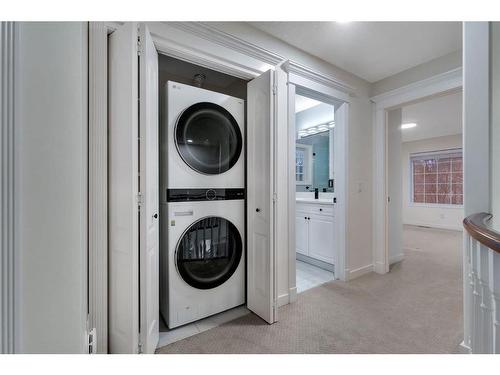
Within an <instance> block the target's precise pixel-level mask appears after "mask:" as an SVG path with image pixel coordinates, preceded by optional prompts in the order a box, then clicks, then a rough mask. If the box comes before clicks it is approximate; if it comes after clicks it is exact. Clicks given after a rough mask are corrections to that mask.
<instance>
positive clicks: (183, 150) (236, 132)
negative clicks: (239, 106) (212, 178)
mask: <svg viewBox="0 0 500 375" xmlns="http://www.w3.org/2000/svg"><path fill="white" fill-rule="evenodd" d="M175 143H176V146H177V150H178V151H179V154H180V156H181V157H182V159H183V160H184V162H185V163H186V164H187V165H189V166H190V167H191V168H192V169H194V170H195V171H197V172H200V173H203V174H220V173H224V172H226V171H228V170H229V169H231V167H232V166H233V165H235V164H236V162H237V161H238V158H239V157H240V153H241V147H242V138H241V131H240V128H239V126H238V123H237V122H236V120H235V119H234V117H233V116H231V114H230V113H229V112H228V111H227V110H226V109H224V108H223V107H221V106H220V105H217V104H214V103H206V102H203V103H197V104H194V105H192V106H191V107H189V108H187V109H186V110H185V111H184V112H182V114H181V115H180V117H179V119H178V121H177V124H176V127H175Z"/></svg>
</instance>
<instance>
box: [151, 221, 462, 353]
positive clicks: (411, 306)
mask: <svg viewBox="0 0 500 375" xmlns="http://www.w3.org/2000/svg"><path fill="white" fill-rule="evenodd" d="M403 240H404V246H405V249H404V252H405V259H404V260H403V261H402V262H399V263H396V264H394V265H393V266H392V267H391V272H390V273H389V274H387V275H378V274H375V273H371V274H368V275H365V276H363V277H360V278H358V279H355V280H353V281H350V282H349V283H343V282H339V281H335V282H330V283H327V284H323V285H321V286H319V287H316V288H313V289H310V290H308V291H305V292H304V293H301V294H300V295H299V296H298V300H297V302H296V303H294V304H290V305H286V306H284V307H282V308H281V309H280V310H279V313H278V322H277V323H275V324H274V325H272V326H269V325H267V324H266V323H264V322H263V321H262V320H260V319H259V318H258V317H256V316H255V315H253V314H248V315H246V316H243V317H241V318H238V319H236V320H233V321H231V322H229V323H226V324H224V325H222V326H219V327H217V328H213V329H211V330H209V331H206V332H204V333H201V334H199V335H196V336H193V337H190V338H187V339H184V340H182V341H179V342H176V343H174V344H171V345H168V346H165V347H163V348H160V349H158V353H454V352H457V348H458V345H459V344H460V342H461V341H462V338H463V334H462V330H463V328H462V322H463V317H462V266H461V264H462V253H461V251H462V250H461V249H462V233H460V232H453V231H445V230H435V229H427V228H419V227H410V226H406V227H405V228H404V234H403Z"/></svg>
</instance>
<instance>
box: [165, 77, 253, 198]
mask: <svg viewBox="0 0 500 375" xmlns="http://www.w3.org/2000/svg"><path fill="white" fill-rule="evenodd" d="M165 87H166V118H165V119H166V124H164V126H165V128H166V130H167V132H166V133H164V134H163V136H162V147H161V148H160V149H161V151H160V152H161V157H162V158H166V159H168V161H167V171H166V176H165V175H164V176H163V179H165V178H166V180H167V181H166V182H165V181H163V182H162V188H168V189H176V188H208V187H210V188H243V187H244V186H245V165H244V143H245V142H244V131H245V128H244V123H245V101H244V100H243V99H238V98H234V97H232V96H228V95H224V94H221V93H217V92H213V91H209V90H205V89H202V88H198V87H193V86H189V85H185V84H181V83H177V82H172V81H168V82H167V84H166V85H165ZM163 145H166V147H163ZM165 185H166V186H165Z"/></svg>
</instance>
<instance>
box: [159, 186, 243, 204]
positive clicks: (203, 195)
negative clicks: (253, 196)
mask: <svg viewBox="0 0 500 375" xmlns="http://www.w3.org/2000/svg"><path fill="white" fill-rule="evenodd" d="M236 199H245V189H167V202H192V201H195V202H199V201H221V200H236Z"/></svg>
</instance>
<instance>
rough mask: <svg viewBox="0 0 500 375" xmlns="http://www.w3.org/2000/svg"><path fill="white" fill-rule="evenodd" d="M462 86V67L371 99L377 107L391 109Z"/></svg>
mask: <svg viewBox="0 0 500 375" xmlns="http://www.w3.org/2000/svg"><path fill="white" fill-rule="evenodd" d="M461 87H462V68H456V69H452V70H450V71H447V72H444V73H441V74H437V75H435V76H432V77H429V78H426V79H424V80H422V81H418V82H414V83H411V84H409V85H406V86H402V87H399V88H397V89H394V90H391V91H388V92H385V93H382V94H379V95H375V96H372V97H371V98H370V100H371V101H372V102H374V103H375V104H376V106H377V108H385V109H389V108H391V107H399V106H401V105H402V104H406V103H411V102H413V101H415V100H420V99H422V98H425V97H428V96H433V95H436V94H441V93H445V92H447V91H453V90H457V89H459V88H461Z"/></svg>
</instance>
